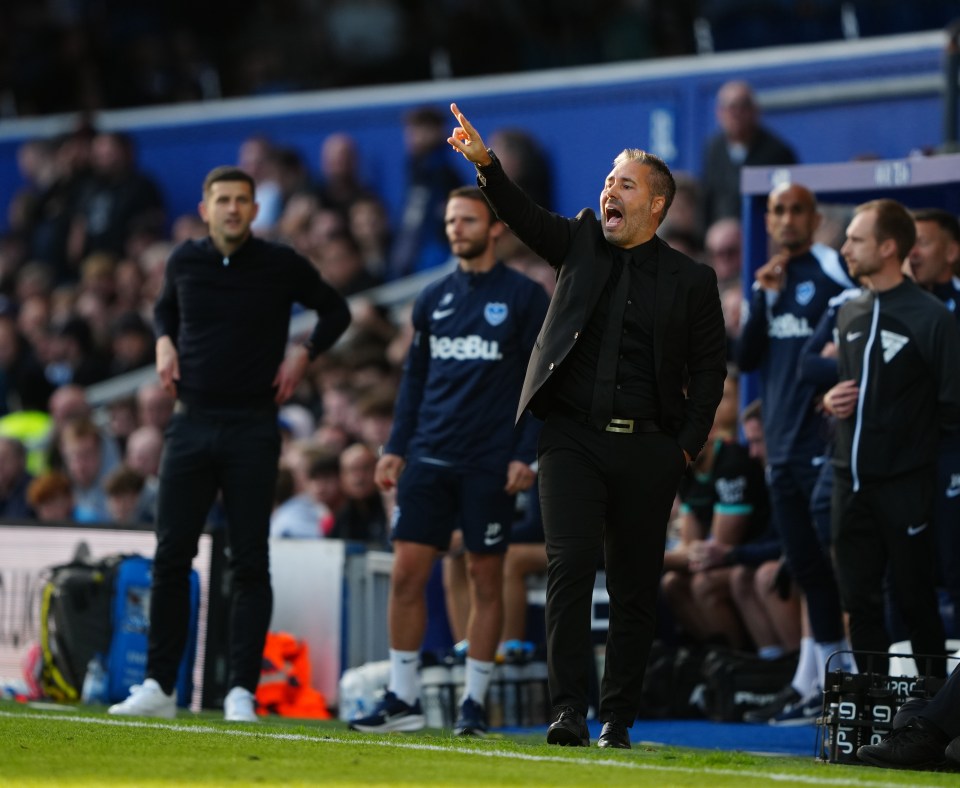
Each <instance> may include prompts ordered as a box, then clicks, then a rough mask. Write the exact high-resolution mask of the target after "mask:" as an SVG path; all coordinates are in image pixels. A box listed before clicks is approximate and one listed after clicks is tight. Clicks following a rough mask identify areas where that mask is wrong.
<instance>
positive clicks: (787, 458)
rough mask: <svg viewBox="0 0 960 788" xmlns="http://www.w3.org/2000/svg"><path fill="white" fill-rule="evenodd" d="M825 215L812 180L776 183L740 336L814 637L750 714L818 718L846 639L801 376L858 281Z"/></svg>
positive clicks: (775, 508)
mask: <svg viewBox="0 0 960 788" xmlns="http://www.w3.org/2000/svg"><path fill="white" fill-rule="evenodd" d="M820 221H821V216H820V213H819V212H818V210H817V201H816V198H815V197H814V195H813V193H812V192H811V191H810V190H809V189H807V188H806V187H804V186H801V185H800V184H790V183H787V184H783V185H780V186H777V187H776V188H774V189H773V190H772V191H771V192H770V194H769V196H768V199H767V213H766V226H767V234H768V235H769V237H770V239H771V241H772V244H773V247H774V250H775V252H774V254H773V256H772V257H771V258H770V259H769V260H768V261H767V262H766V263H764V264H763V265H761V266H760V267H759V268H758V269H757V270H756V273H755V282H754V285H753V294H752V297H751V300H750V304H749V316H748V318H747V320H746V322H745V323H744V326H743V331H742V333H741V336H740V347H739V351H738V362H739V365H740V369H741V370H742V371H744V372H752V371H757V372H758V373H759V377H760V389H761V393H760V396H761V399H762V400H763V428H764V434H765V436H766V442H767V466H768V482H769V485H770V507H771V512H772V515H773V518H774V523H775V525H776V527H777V530H778V531H779V532H780V538H781V540H782V541H783V550H784V555H785V557H786V559H787V564H788V566H789V568H790V571H791V573H792V574H793V577H794V579H795V580H796V582H797V585H798V586H799V587H800V590H801V591H802V592H803V597H804V601H805V605H806V615H807V616H808V620H809V626H810V630H811V631H812V638H811V637H804V638H803V639H802V640H801V645H800V660H799V663H798V666H797V671H796V673H795V674H794V678H793V680H792V681H791V683H790V684H789V685H788V686H787V687H785V688H784V689H783V690H782V691H781V692H780V693H779V694H778V696H777V698H776V699H775V700H774V701H773V702H772V703H771V704H769V705H768V706H764V707H761V708H759V709H755V710H753V711H751V712H749V713H748V714H747V715H745V717H744V719H745V720H747V721H749V722H770V723H773V724H787V725H792V724H802V723H809V724H812V723H813V722H814V721H815V719H816V717H817V715H818V714H819V713H820V710H821V708H822V705H823V700H822V697H821V694H820V687H821V682H822V680H823V679H822V677H823V674H824V667H825V665H826V660H827V658H828V657H829V655H830V654H832V653H833V652H835V651H838V650H844V649H846V648H847V646H846V642H845V637H844V631H843V620H842V614H841V609H840V595H839V592H838V590H837V584H836V579H835V577H834V574H833V567H832V566H831V562H830V553H829V539H830V537H829V530H830V529H829V518H828V517H824V518H822V520H821V522H819V523H816V522H815V521H814V518H813V516H812V514H811V500H812V495H813V490H814V486H815V484H816V481H817V478H818V476H819V473H820V468H821V466H822V465H823V463H824V462H826V457H825V455H826V431H825V429H824V425H825V420H824V418H823V415H822V414H821V413H820V411H819V410H818V408H817V400H818V398H817V393H818V392H817V390H816V387H815V386H814V385H813V384H812V383H809V382H805V381H798V379H797V367H798V362H799V360H800V357H801V350H802V348H803V345H804V342H805V341H806V340H807V339H808V337H810V336H811V335H812V334H813V331H814V328H815V327H816V325H817V323H818V322H819V320H820V317H821V315H822V314H823V313H824V311H826V309H827V305H828V302H829V301H830V299H831V298H833V297H834V296H836V295H838V294H839V293H841V292H842V291H843V290H845V289H846V288H850V287H853V283H852V282H851V281H850V279H849V277H848V276H847V273H846V270H845V268H844V265H843V262H842V261H841V260H840V257H839V255H838V254H837V252H836V251H835V250H833V249H830V248H829V247H827V246H824V245H822V244H817V243H814V233H815V232H816V230H817V227H818V226H819V224H820ZM835 664H836V663H835V662H834V663H831V666H835Z"/></svg>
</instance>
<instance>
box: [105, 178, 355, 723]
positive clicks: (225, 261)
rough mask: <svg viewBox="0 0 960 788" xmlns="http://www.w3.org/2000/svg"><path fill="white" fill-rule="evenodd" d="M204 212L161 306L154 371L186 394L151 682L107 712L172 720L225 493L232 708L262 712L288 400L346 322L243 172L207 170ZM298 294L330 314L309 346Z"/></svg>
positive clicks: (167, 469)
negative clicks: (205, 231)
mask: <svg viewBox="0 0 960 788" xmlns="http://www.w3.org/2000/svg"><path fill="white" fill-rule="evenodd" d="M200 215H201V217H203V220H204V222H205V223H206V224H207V226H208V228H209V231H210V235H209V236H208V237H207V238H204V239H203V240H198V241H187V242H185V243H183V244H181V245H180V246H179V247H177V249H176V250H175V251H174V252H173V254H172V255H171V257H170V260H169V261H168V263H167V269H166V274H165V277H164V285H163V290H162V291H161V293H160V297H159V298H158V300H157V303H156V307H155V309H154V319H155V323H156V332H157V336H158V337H159V338H158V339H157V374H158V376H159V378H160V383H161V384H162V385H163V387H164V388H165V389H166V390H167V391H168V392H170V393H171V394H172V395H174V396H176V397H177V402H176V406H175V408H174V414H173V417H172V419H171V421H170V424H169V426H168V428H167V433H166V443H165V448H164V453H163V458H162V460H161V465H160V488H159V493H158V499H157V552H156V556H155V560H154V565H153V585H152V590H151V597H150V635H149V645H148V652H147V670H146V680H145V681H144V682H143V684H142V685H137V686H135V687H134V688H133V690H132V691H131V694H130V696H129V697H128V698H127V699H126V700H124V701H123V702H122V703H118V704H115V705H113V706H111V707H110V709H109V712H110V713H111V714H123V715H137V716H148V717H173V716H175V714H176V705H175V701H176V694H175V689H174V684H175V681H176V676H177V668H178V665H179V662H180V658H181V655H182V653H183V648H184V644H185V643H186V640H187V625H188V624H187V622H188V619H189V573H190V564H191V561H192V560H193V557H194V556H195V555H196V553H197V542H198V540H199V538H200V534H201V531H202V530H203V525H204V522H205V519H206V515H207V512H208V511H209V509H210V506H211V504H212V503H213V501H214V498H215V497H216V495H217V492H218V491H220V492H222V494H223V505H224V508H225V511H226V516H227V535H228V539H229V543H230V570H231V573H232V583H233V585H232V588H231V596H232V603H231V609H230V613H229V620H230V633H231V645H230V658H229V675H228V682H227V684H228V686H229V687H230V691H229V692H228V694H227V697H226V699H225V701H224V716H225V717H226V719H227V720H232V721H244V722H252V721H255V720H256V719H257V717H256V713H255V709H254V702H253V701H254V693H255V691H256V688H257V683H258V681H259V678H260V666H261V660H262V656H263V645H264V640H265V638H266V634H267V628H268V626H269V624H270V616H271V612H272V605H273V594H272V590H271V587H270V569H269V568H270V562H269V553H268V535H269V531H270V510H271V506H272V502H273V491H274V484H275V479H276V475H277V467H278V461H279V453H280V432H279V427H278V424H277V406H278V404H280V403H282V402H284V401H286V400H287V399H288V398H289V397H290V395H291V394H292V393H293V391H294V389H295V388H296V386H297V384H298V383H299V382H300V380H301V379H302V377H303V375H304V372H305V371H306V369H307V366H308V364H309V363H310V361H311V360H312V359H314V358H316V356H317V355H318V354H319V353H320V352H322V351H324V350H326V349H327V348H329V347H330V346H332V345H333V343H334V342H335V341H336V340H337V338H338V337H339V336H340V335H341V334H342V333H343V332H344V330H345V329H346V327H347V326H348V325H349V322H350V312H349V308H348V306H347V303H346V301H344V300H343V298H342V297H341V296H339V295H338V294H337V293H336V291H334V290H333V288H331V287H330V286H329V285H327V284H326V283H325V282H324V281H323V280H322V279H321V278H320V276H319V275H318V274H317V272H316V270H315V269H314V268H313V267H312V266H311V264H310V263H309V262H308V261H307V260H305V259H304V258H303V257H301V256H300V255H298V254H297V253H296V252H294V251H293V250H292V249H290V248H288V247H286V246H281V245H279V244H274V243H269V242H267V241H263V240H260V239H258V238H255V237H254V236H253V235H252V233H251V231H250V225H251V223H252V222H253V219H254V218H255V217H256V215H257V203H256V202H255V191H254V182H253V179H252V178H251V177H250V176H249V175H247V174H246V173H245V172H243V171H242V170H240V169H237V168H234V167H217V168H216V169H214V170H212V171H211V172H210V173H209V174H208V175H207V177H206V179H205V180H204V183H203V201H202V202H201V203H200ZM295 302H298V303H300V304H302V305H303V306H305V307H307V308H309V309H314V310H316V312H317V314H318V315H319V318H320V319H319V321H318V322H317V325H316V327H315V328H314V330H313V333H312V334H311V336H310V338H309V339H308V340H307V341H306V342H305V343H304V344H302V345H299V346H296V347H293V348H291V349H289V350H288V349H287V340H288V329H289V324H290V312H291V308H292V306H293V304H294V303H295Z"/></svg>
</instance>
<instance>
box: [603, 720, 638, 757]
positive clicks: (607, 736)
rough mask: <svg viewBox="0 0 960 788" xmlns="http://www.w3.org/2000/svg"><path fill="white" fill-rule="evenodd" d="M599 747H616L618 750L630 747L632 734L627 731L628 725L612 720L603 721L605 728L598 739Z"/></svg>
mask: <svg viewBox="0 0 960 788" xmlns="http://www.w3.org/2000/svg"><path fill="white" fill-rule="evenodd" d="M597 746H599V747H614V748H616V749H618V750H629V749H630V734H629V733H627V726H626V725H624V724H623V723H622V722H617V721H616V720H610V722H605V723H603V730H601V731H600V738H599V739H597Z"/></svg>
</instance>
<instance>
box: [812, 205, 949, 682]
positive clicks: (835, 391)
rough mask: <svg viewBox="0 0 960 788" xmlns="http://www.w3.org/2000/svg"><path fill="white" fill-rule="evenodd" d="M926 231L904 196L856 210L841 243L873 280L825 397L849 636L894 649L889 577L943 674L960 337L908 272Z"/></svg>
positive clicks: (920, 648)
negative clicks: (939, 533) (945, 505)
mask: <svg viewBox="0 0 960 788" xmlns="http://www.w3.org/2000/svg"><path fill="white" fill-rule="evenodd" d="M915 239H916V230H915V227H914V223H913V219H912V217H911V216H910V214H909V213H907V211H906V209H905V208H904V207H903V206H902V205H900V203H897V202H895V201H893V200H886V199H885V200H873V201H872V202H868V203H864V204H863V205H860V206H858V207H857V209H856V211H855V213H854V216H853V219H852V220H851V222H850V224H849V226H848V227H847V240H846V242H845V243H844V244H843V247H842V249H841V250H840V251H841V254H843V256H844V257H845V258H846V260H847V264H848V266H849V267H850V273H851V275H853V276H856V277H858V278H859V279H860V280H861V281H862V282H863V283H864V285H865V287H864V289H863V292H862V293H861V294H860V295H859V296H857V297H855V298H852V299H850V300H849V301H847V302H846V303H844V304H843V306H841V307H840V311H839V312H838V313H837V338H838V366H839V369H838V372H839V379H840V382H839V383H838V384H837V385H835V386H834V387H833V388H831V389H830V390H829V391H827V393H826V394H825V395H824V398H823V405H824V407H825V408H826V409H827V410H828V411H829V412H830V413H832V414H833V415H834V416H836V417H837V420H838V421H837V430H836V445H835V451H834V466H835V469H836V473H835V477H834V490H833V502H832V509H831V512H832V519H833V523H832V525H833V545H834V555H835V558H836V565H837V580H838V581H839V585H840V593H841V596H842V598H843V602H844V608H845V609H846V611H847V612H848V613H849V616H850V642H851V644H852V646H853V648H854V650H855V651H856V652H884V654H885V653H886V651H887V649H888V648H889V646H890V638H889V635H888V633H887V631H886V627H885V626H884V602H883V599H884V595H883V588H884V580H885V578H887V577H888V576H889V578H890V583H891V588H890V591H891V593H890V596H891V600H892V602H893V604H895V605H896V606H897V608H898V611H899V613H900V615H901V617H902V618H903V621H904V624H905V626H906V628H907V632H908V634H909V636H910V642H911V645H912V647H913V652H914V653H915V654H925V655H932V656H933V657H934V658H933V659H930V660H928V665H929V667H928V671H927V672H929V673H931V674H932V675H939V676H944V675H945V670H946V659H945V656H944V653H945V652H944V629H943V622H942V621H941V619H940V613H939V608H938V604H937V594H936V573H935V572H933V571H931V568H932V567H935V566H936V555H935V549H936V548H935V545H936V539H935V537H934V529H933V528H932V527H931V518H932V515H933V501H934V477H935V474H934V469H935V467H936V460H937V446H938V440H939V436H940V432H941V430H943V431H946V432H954V431H956V430H957V429H958V427H960V334H958V333H957V329H956V325H955V322H954V320H953V317H952V316H951V315H950V313H949V312H948V311H947V310H946V309H945V308H944V307H943V305H942V304H941V303H939V302H938V301H937V299H936V298H934V297H933V296H932V295H930V294H929V293H925V292H924V291H923V290H921V289H920V288H919V287H917V286H916V285H915V284H914V283H913V282H912V281H910V280H909V279H907V278H906V277H905V276H904V274H903V271H902V266H903V261H904V260H905V259H906V257H907V255H908V254H909V252H910V249H911V248H912V247H913V245H914V241H915ZM858 660H859V657H858ZM883 665H884V666H885V665H886V662H885V661H884V662H883ZM858 667H859V668H860V669H861V670H871V669H873V668H872V667H871V665H870V664H869V661H868V664H860V665H858Z"/></svg>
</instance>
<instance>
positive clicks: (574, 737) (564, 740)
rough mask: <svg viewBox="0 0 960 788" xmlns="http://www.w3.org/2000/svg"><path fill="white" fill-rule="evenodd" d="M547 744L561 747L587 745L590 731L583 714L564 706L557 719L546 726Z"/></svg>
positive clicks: (588, 744)
mask: <svg viewBox="0 0 960 788" xmlns="http://www.w3.org/2000/svg"><path fill="white" fill-rule="evenodd" d="M547 744H559V745H560V746H561V747H589V746H590V731H589V730H587V721H586V719H584V716H583V715H582V714H581V713H580V712H579V711H577V710H576V709H574V708H573V707H571V706H564V707H563V708H561V709H560V712H559V713H558V714H557V719H556V720H555V721H554V722H553V724H552V725H551V726H550V727H549V728H547Z"/></svg>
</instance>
